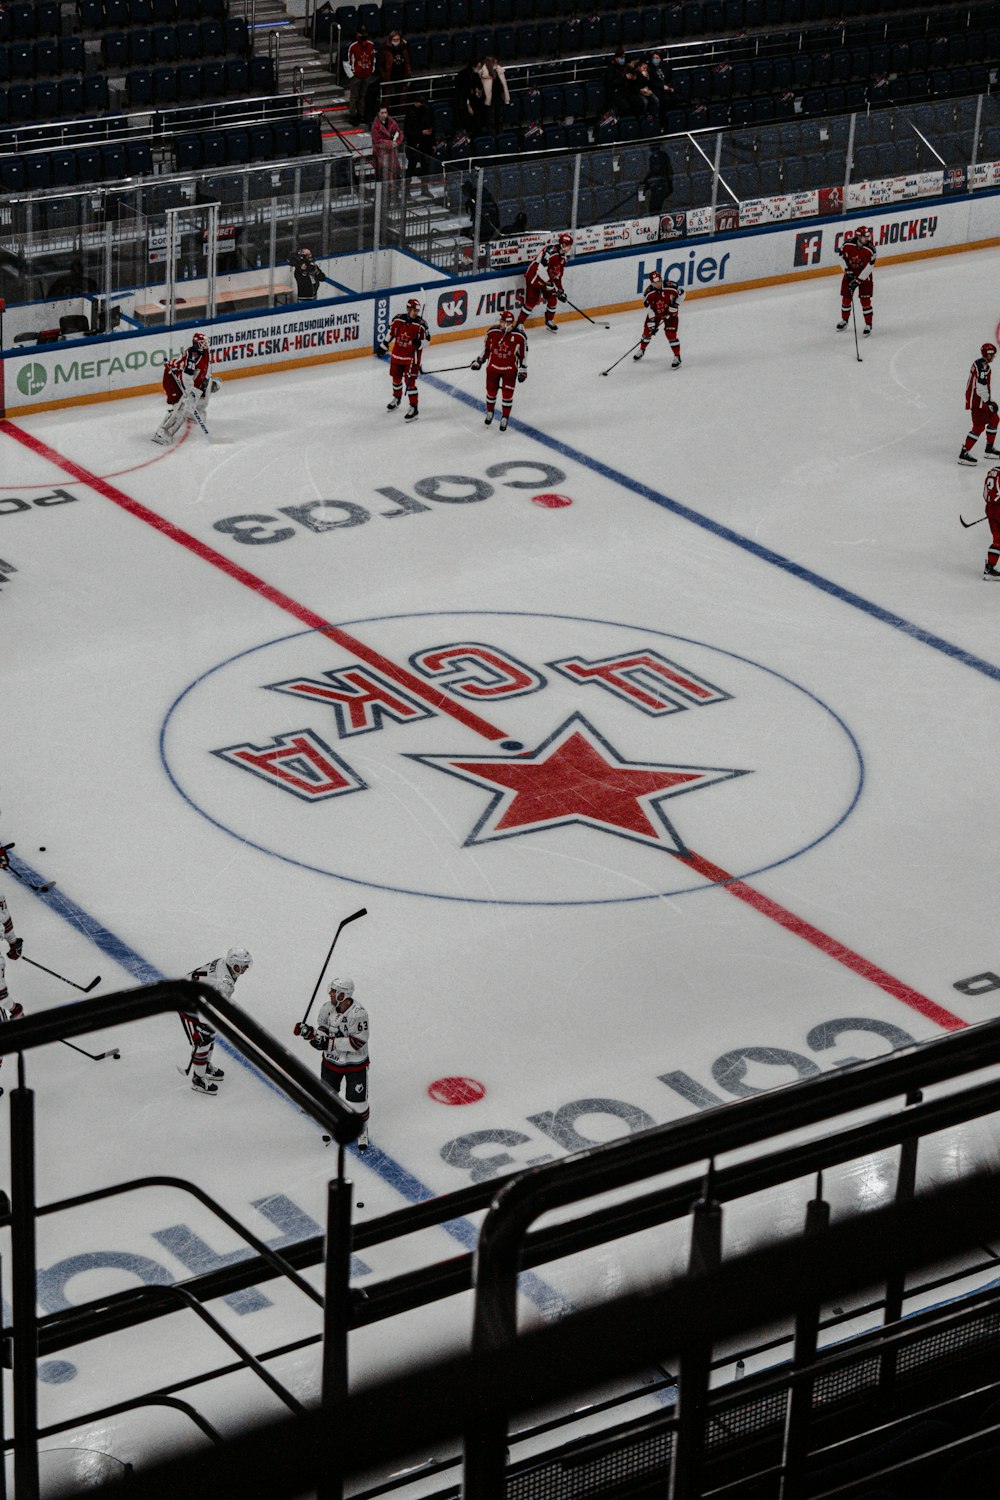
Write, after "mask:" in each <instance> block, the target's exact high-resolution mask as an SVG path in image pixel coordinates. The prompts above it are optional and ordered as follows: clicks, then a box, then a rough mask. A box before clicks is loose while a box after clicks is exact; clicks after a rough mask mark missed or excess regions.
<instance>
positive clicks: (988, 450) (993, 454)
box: [983, 443, 1000, 458]
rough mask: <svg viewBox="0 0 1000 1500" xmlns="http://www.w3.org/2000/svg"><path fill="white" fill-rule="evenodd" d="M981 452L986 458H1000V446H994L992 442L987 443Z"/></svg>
mask: <svg viewBox="0 0 1000 1500" xmlns="http://www.w3.org/2000/svg"><path fill="white" fill-rule="evenodd" d="M983 452H984V453H985V454H986V457H987V458H1000V448H994V446H993V444H992V443H987V445H986V447H985V448H984V449H983Z"/></svg>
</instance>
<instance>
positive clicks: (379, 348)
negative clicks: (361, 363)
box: [375, 344, 389, 359]
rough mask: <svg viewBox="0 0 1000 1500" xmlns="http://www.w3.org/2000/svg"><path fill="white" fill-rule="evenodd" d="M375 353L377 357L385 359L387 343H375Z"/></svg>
mask: <svg viewBox="0 0 1000 1500" xmlns="http://www.w3.org/2000/svg"><path fill="white" fill-rule="evenodd" d="M375 353H376V354H377V355H378V357H379V359H385V357H386V355H387V354H388V353H389V345H388V344H376V345H375Z"/></svg>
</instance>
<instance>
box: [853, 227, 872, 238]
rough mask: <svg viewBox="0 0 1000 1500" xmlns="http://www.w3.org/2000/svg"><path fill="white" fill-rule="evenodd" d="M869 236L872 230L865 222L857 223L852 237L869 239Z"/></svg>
mask: <svg viewBox="0 0 1000 1500" xmlns="http://www.w3.org/2000/svg"><path fill="white" fill-rule="evenodd" d="M871 237H872V232H871V230H870V229H869V228H868V226H867V225H866V224H859V225H858V227H857V229H856V230H855V231H854V238H855V239H856V240H870V239H871Z"/></svg>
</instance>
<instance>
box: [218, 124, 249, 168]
mask: <svg viewBox="0 0 1000 1500" xmlns="http://www.w3.org/2000/svg"><path fill="white" fill-rule="evenodd" d="M224 134H225V138H226V164H227V166H230V167H237V166H243V165H244V164H245V163H246V162H248V161H249V160H250V138H249V136H248V135H247V133H246V131H245V130H227V131H225V132H224Z"/></svg>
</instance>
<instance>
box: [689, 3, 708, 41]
mask: <svg viewBox="0 0 1000 1500" xmlns="http://www.w3.org/2000/svg"><path fill="white" fill-rule="evenodd" d="M704 30H705V20H704V15H703V7H702V6H701V5H700V4H698V3H697V0H687V4H686V5H685V7H684V32H685V35H687V36H701V34H702V32H703V31H704Z"/></svg>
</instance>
